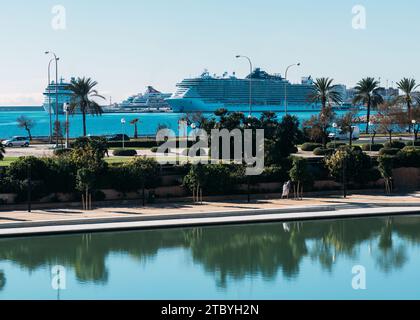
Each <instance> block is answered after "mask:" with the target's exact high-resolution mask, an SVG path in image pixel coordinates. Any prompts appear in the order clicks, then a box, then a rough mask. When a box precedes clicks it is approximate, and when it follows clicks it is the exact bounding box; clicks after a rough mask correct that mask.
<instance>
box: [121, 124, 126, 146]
mask: <svg viewBox="0 0 420 320" xmlns="http://www.w3.org/2000/svg"><path fill="white" fill-rule="evenodd" d="M125 123H126V120H125V118H122V119H121V128H122V132H123V133H122V147H123V149H125V130H124V125H125Z"/></svg>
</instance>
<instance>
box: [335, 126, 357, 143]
mask: <svg viewBox="0 0 420 320" xmlns="http://www.w3.org/2000/svg"><path fill="white" fill-rule="evenodd" d="M352 128H353V140H358V139H359V138H360V128H359V127H358V126H355V127H352ZM328 137H329V138H330V139H332V140H348V139H350V133H349V132H343V131H340V132H337V134H336V133H334V132H332V133H330V134H329V135H328Z"/></svg>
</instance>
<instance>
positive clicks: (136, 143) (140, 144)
mask: <svg viewBox="0 0 420 320" xmlns="http://www.w3.org/2000/svg"><path fill="white" fill-rule="evenodd" d="M124 145H125V146H126V147H127V148H153V147H158V146H159V145H158V143H157V142H156V141H154V140H130V141H125V142H124ZM121 146H122V141H108V148H120V147H121Z"/></svg>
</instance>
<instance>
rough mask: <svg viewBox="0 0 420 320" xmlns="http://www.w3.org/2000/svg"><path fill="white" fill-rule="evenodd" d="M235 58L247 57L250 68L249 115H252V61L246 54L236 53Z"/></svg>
mask: <svg viewBox="0 0 420 320" xmlns="http://www.w3.org/2000/svg"><path fill="white" fill-rule="evenodd" d="M236 58H237V59H239V58H244V59H247V60H248V62H249V69H250V73H249V116H252V71H253V70H252V61H251V59H250V58H249V57H247V56H241V55H237V56H236Z"/></svg>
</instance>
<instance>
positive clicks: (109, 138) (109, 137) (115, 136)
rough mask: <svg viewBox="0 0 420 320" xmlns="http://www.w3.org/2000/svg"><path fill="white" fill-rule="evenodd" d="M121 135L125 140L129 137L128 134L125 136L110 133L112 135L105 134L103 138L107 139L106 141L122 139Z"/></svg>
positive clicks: (128, 139)
mask: <svg viewBox="0 0 420 320" xmlns="http://www.w3.org/2000/svg"><path fill="white" fill-rule="evenodd" d="M123 137H124V140H125V141H130V137H129V136H127V135H126V134H120V133H119V134H112V135H109V136H105V139H106V140H107V141H122V140H123Z"/></svg>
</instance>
